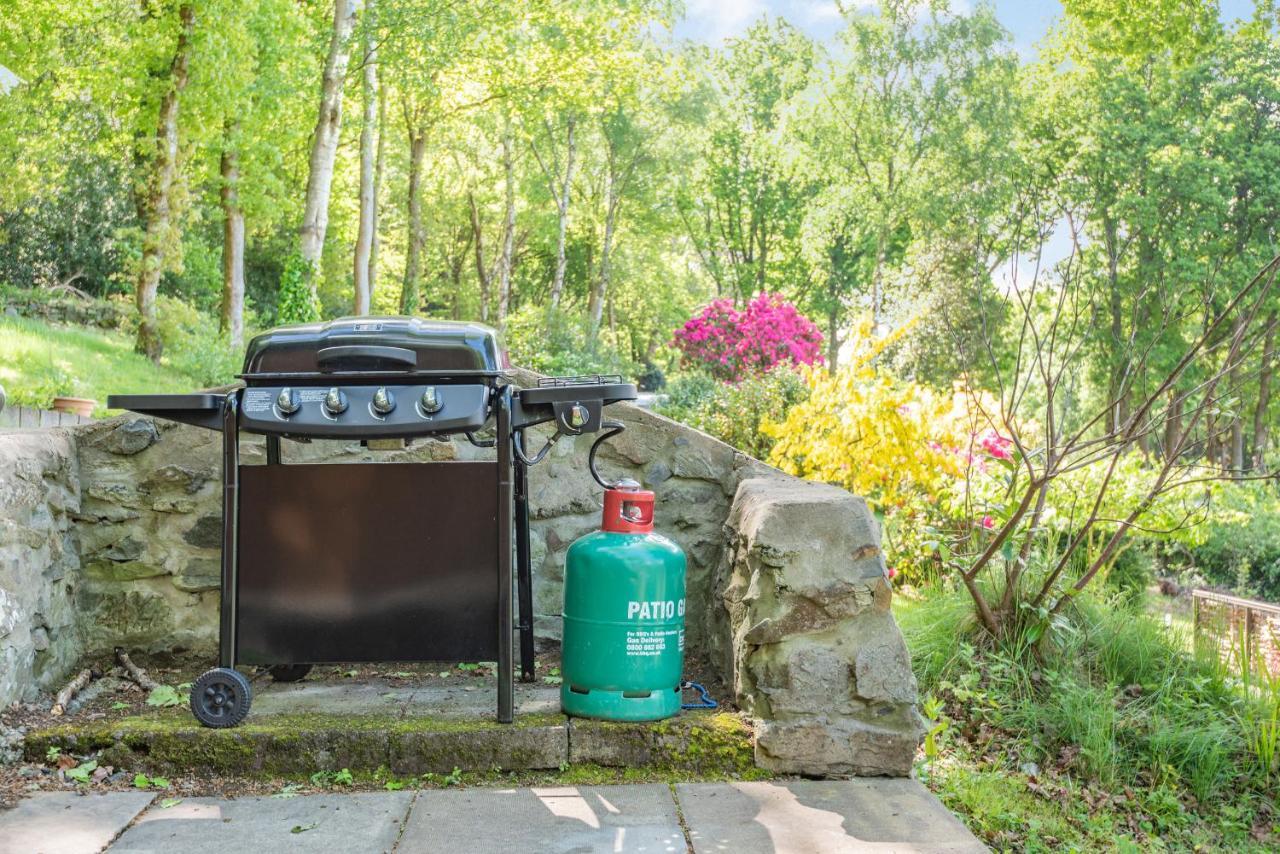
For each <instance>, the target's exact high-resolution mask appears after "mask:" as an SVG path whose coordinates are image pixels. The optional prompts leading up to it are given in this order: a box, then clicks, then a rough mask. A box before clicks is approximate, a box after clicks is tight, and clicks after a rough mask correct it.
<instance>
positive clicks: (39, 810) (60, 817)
mask: <svg viewBox="0 0 1280 854" xmlns="http://www.w3.org/2000/svg"><path fill="white" fill-rule="evenodd" d="M162 802H163V805H162ZM103 850H106V851H110V852H112V854H148V852H162V851H182V852H184V854H203V852H210V854H212V852H218V854H221V852H225V851H235V850H254V851H262V850H269V851H272V852H273V854H279V852H292V851H326V852H330V851H343V852H362V853H363V852H369V854H374V852H404V854H420V852H422V853H423V854H425V852H445V851H468V852H476V853H477V854H485V852H498V854H515V852H532V854H596V852H599V854H686V852H693V854H713V852H715V854H719V852H732V854H829V853H830V854H844V852H864V851H866V852H979V851H985V850H986V849H985V847H984V846H983V845H982V844H981V843H980V842H979V841H978V840H977V839H976V838H975V837H974V836H973V835H972V834H971V833H969V831H968V830H966V829H965V827H964V825H962V824H961V823H960V822H959V821H958V820H957V819H956V818H955V816H953V815H951V813H949V812H948V811H947V810H946V808H945V807H943V806H942V804H941V803H940V802H939V801H938V800H937V799H936V798H934V797H933V795H931V794H930V793H929V792H928V791H927V790H926V789H925V788H924V787H923V786H922V785H920V784H919V783H918V782H916V781H914V780H888V779H859V780H843V781H792V782H750V783H688V784H678V785H675V786H668V785H664V784H647V785H632V786H564V787H549V788H527V789H491V788H472V789H445V790H423V791H419V792H416V793H415V792H408V791H401V792H354V793H349V794H321V795H300V796H296V797H289V798H279V797H246V798H237V799H227V798H189V799H185V800H182V801H179V802H177V803H174V802H173V800H171V799H170V800H164V799H163V798H161V797H157V798H155V799H154V800H153V799H152V796H151V795H148V794H144V793H135V792H120V793H109V794H103V795H83V796H82V795H78V794H75V793H67V794H61V793H58V794H47V795H34V796H32V797H29V798H27V799H25V800H23V801H22V802H20V803H19V805H18V806H17V807H16V808H15V809H13V810H10V811H8V812H4V813H0V854H96V852H100V851H103Z"/></svg>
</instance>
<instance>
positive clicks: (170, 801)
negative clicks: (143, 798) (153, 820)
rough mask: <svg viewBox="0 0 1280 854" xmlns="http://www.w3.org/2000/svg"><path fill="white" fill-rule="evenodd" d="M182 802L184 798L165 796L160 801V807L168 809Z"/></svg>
mask: <svg viewBox="0 0 1280 854" xmlns="http://www.w3.org/2000/svg"><path fill="white" fill-rule="evenodd" d="M180 803H182V798H165V799H164V800H162V801H161V802H160V809H162V810H167V809H169V808H170V807H176V806H177V805H178V804H180Z"/></svg>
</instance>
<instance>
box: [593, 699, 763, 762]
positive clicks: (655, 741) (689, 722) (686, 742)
mask: <svg viewBox="0 0 1280 854" xmlns="http://www.w3.org/2000/svg"><path fill="white" fill-rule="evenodd" d="M752 740H753V739H752V732H751V728H750V727H749V726H748V725H747V724H746V723H745V722H744V721H743V719H742V718H740V717H738V716H737V715H734V714H730V713H728V712H717V713H705V712H703V713H689V712H685V713H683V714H681V715H680V716H678V717H675V718H669V719H667V720H665V721H654V722H645V723H621V722H616V721H593V720H585V719H581V718H573V719H570V721H569V761H570V762H572V763H588V762H589V763H591V764H594V765H604V766H610V767H619V766H620V767H635V766H650V765H656V766H661V767H664V768H673V769H679V770H687V771H693V772H698V773H707V772H709V771H728V772H737V773H744V774H745V773H749V772H750V771H752V770H754V768H755V762H754V759H753V747H752Z"/></svg>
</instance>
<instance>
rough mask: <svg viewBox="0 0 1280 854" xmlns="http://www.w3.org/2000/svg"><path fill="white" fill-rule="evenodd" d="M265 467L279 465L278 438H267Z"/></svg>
mask: <svg viewBox="0 0 1280 854" xmlns="http://www.w3.org/2000/svg"><path fill="white" fill-rule="evenodd" d="M267 465H269V466H278V465H280V437H279V436H268V437H267Z"/></svg>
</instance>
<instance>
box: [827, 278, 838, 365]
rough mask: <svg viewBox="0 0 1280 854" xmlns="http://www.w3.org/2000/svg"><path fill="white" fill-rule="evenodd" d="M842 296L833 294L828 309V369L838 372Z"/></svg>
mask: <svg viewBox="0 0 1280 854" xmlns="http://www.w3.org/2000/svg"><path fill="white" fill-rule="evenodd" d="M839 306H840V297H839V296H838V295H835V294H833V295H832V302H831V307H830V308H828V309H827V370H828V371H830V372H831V373H833V374H834V373H835V372H836V363H837V362H839V360H840V308H839Z"/></svg>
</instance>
